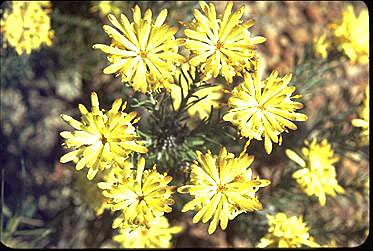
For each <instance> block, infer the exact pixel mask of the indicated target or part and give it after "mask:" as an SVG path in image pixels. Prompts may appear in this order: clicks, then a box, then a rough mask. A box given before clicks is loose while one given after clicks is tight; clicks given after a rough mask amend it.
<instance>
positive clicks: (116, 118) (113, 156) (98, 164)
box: [60, 92, 147, 180]
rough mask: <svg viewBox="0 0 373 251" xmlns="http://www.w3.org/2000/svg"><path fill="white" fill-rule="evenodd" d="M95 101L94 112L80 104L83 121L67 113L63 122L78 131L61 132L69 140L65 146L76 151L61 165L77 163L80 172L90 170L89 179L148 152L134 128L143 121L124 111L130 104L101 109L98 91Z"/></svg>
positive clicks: (134, 113)
mask: <svg viewBox="0 0 373 251" xmlns="http://www.w3.org/2000/svg"><path fill="white" fill-rule="evenodd" d="M91 102H92V111H91V112H88V110H87V109H86V108H85V106H84V105H82V104H79V110H80V112H81V114H82V122H79V121H77V120H75V119H73V118H72V117H70V116H68V115H64V114H63V115H62V119H63V120H65V121H66V122H67V123H68V124H70V125H71V126H72V127H74V128H75V129H76V130H75V131H73V132H69V131H64V132H61V133H60V135H61V136H62V137H63V138H65V143H64V146H66V147H67V148H73V149H74V150H73V151H72V152H69V153H67V154H65V155H63V156H62V157H61V159H60V162H61V163H66V162H69V161H74V162H77V164H76V170H81V169H82V168H84V167H87V168H88V174H87V178H88V179H89V180H91V179H93V178H94V177H95V175H96V173H97V172H98V171H99V170H104V169H106V168H110V167H111V166H112V165H113V164H116V163H121V162H123V159H125V158H128V156H129V154H130V153H131V152H139V153H146V152H147V148H146V147H145V146H142V145H141V144H140V142H138V141H137V139H138V136H137V134H136V129H135V127H134V126H133V124H134V123H136V122H137V121H138V120H139V118H136V116H137V114H136V112H131V113H129V114H127V113H125V112H123V110H124V109H125V108H126V103H124V104H123V105H122V99H117V100H115V102H114V103H113V106H112V108H111V109H110V110H109V111H105V110H100V109H99V103H98V97H97V94H96V93H95V92H92V94H91Z"/></svg>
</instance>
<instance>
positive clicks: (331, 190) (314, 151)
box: [286, 139, 344, 206]
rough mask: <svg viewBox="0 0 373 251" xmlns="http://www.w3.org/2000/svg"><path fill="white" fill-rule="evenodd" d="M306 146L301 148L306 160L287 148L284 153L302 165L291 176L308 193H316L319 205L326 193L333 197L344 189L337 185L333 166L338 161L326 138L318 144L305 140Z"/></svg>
mask: <svg viewBox="0 0 373 251" xmlns="http://www.w3.org/2000/svg"><path fill="white" fill-rule="evenodd" d="M305 145H306V146H307V147H303V148H302V153H303V155H304V157H305V159H306V160H303V159H302V158H301V157H300V156H299V155H298V154H296V153H295V152H294V151H292V150H290V149H287V150H286V155H287V156H288V157H289V158H290V159H291V160H293V161H295V162H296V163H297V164H298V165H300V166H301V167H303V169H300V170H298V171H296V172H294V173H293V178H295V179H296V181H297V182H298V183H299V185H300V186H301V188H302V190H303V191H304V192H305V193H306V194H307V195H308V196H312V195H316V196H317V197H318V198H319V202H320V205H321V206H324V205H325V203H326V194H328V195H331V196H332V197H335V195H336V193H335V192H338V193H343V192H344V189H343V188H342V187H341V186H340V185H338V181H337V179H336V171H335V168H334V166H333V164H334V163H336V162H337V161H338V157H335V156H334V152H333V149H332V148H331V146H330V144H329V143H328V141H327V140H326V139H324V140H322V141H321V143H320V144H318V143H317V142H316V139H313V140H312V142H311V143H309V142H308V141H305Z"/></svg>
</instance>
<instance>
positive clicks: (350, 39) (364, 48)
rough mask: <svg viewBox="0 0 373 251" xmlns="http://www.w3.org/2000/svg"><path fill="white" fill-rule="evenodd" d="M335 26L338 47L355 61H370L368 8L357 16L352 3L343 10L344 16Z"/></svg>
mask: <svg viewBox="0 0 373 251" xmlns="http://www.w3.org/2000/svg"><path fill="white" fill-rule="evenodd" d="M333 26H334V27H335V30H334V36H335V39H336V43H337V46H338V48H339V49H340V50H341V51H343V52H344V53H345V54H346V55H347V56H348V57H349V58H350V60H351V61H352V62H353V63H355V62H358V63H361V64H367V63H369V15H368V9H366V10H363V11H362V12H360V14H359V16H355V13H354V8H353V7H352V5H351V4H349V5H347V8H346V9H345V10H344V11H343V18H342V21H341V22H340V23H336V24H334V25H333Z"/></svg>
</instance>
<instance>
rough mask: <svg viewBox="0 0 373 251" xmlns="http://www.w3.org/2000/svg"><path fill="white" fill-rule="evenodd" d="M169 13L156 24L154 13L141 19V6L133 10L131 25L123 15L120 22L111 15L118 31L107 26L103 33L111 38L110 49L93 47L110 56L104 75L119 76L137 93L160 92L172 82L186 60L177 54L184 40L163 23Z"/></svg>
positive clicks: (104, 46) (147, 12)
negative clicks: (179, 66) (178, 67)
mask: <svg viewBox="0 0 373 251" xmlns="http://www.w3.org/2000/svg"><path fill="white" fill-rule="evenodd" d="M166 17H167V10H166V9H164V10H162V11H161V13H160V14H159V16H158V17H157V19H156V20H155V21H154V22H153V20H152V11H151V10H150V9H148V10H146V12H145V14H144V17H143V18H141V10H140V7H139V6H137V5H136V6H135V8H134V9H133V20H134V22H132V23H130V22H129V21H128V19H127V17H126V16H125V15H123V14H121V16H120V18H121V19H120V21H121V22H119V21H118V20H117V19H116V17H115V16H114V15H108V18H109V20H110V22H111V23H112V24H113V25H114V27H115V28H113V27H111V26H109V25H104V26H103V28H104V31H105V32H106V33H107V34H108V35H109V36H110V37H111V38H112V44H111V45H110V46H108V45H104V44H95V45H93V48H95V49H100V50H102V51H103V52H105V53H107V54H109V55H108V60H109V61H110V65H109V66H108V67H106V68H105V69H104V73H105V74H111V73H118V75H119V74H120V75H122V81H125V82H129V83H130V84H131V85H132V86H133V88H134V89H135V90H140V91H141V92H143V93H145V92H146V91H153V90H157V89H159V88H161V87H162V83H164V82H167V81H171V80H172V74H173V72H174V71H175V68H176V66H175V64H176V63H181V62H183V61H184V57H183V56H181V55H179V54H178V52H177V51H178V46H180V45H182V44H183V43H184V40H183V39H175V37H174V35H175V33H176V32H177V28H176V27H170V26H169V25H167V24H164V21H165V19H166Z"/></svg>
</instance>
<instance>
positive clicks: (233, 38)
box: [184, 1, 265, 83]
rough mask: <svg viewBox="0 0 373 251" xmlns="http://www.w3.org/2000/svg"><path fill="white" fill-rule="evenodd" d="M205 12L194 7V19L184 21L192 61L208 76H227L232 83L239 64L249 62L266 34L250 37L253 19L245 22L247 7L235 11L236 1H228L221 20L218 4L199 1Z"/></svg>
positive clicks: (192, 63)
mask: <svg viewBox="0 0 373 251" xmlns="http://www.w3.org/2000/svg"><path fill="white" fill-rule="evenodd" d="M199 4H200V7H201V10H202V12H203V14H202V13H201V12H200V11H199V10H197V9H195V10H194V17H195V19H194V20H193V21H192V22H191V23H189V24H184V25H185V26H186V28H187V29H185V30H184V34H185V36H187V38H188V39H187V40H186V43H185V47H186V48H187V49H189V50H191V52H192V58H191V59H190V61H189V63H190V64H191V65H194V66H201V70H202V72H203V73H204V75H205V78H207V79H209V78H211V77H217V76H218V75H219V74H221V75H222V76H224V77H225V79H226V80H227V82H228V83H232V80H233V77H234V76H235V75H236V74H237V70H236V66H240V65H246V64H247V62H248V61H249V60H250V59H252V58H253V54H254V49H255V44H259V43H262V42H264V41H265V38H264V37H259V36H258V37H250V32H249V31H248V30H247V29H248V28H250V27H251V26H252V25H253V24H254V20H249V21H247V22H245V23H242V20H241V17H242V15H243V13H244V6H241V7H240V8H239V9H238V10H237V11H236V12H233V13H232V7H233V3H232V2H229V3H227V5H226V7H225V10H224V15H223V17H222V19H218V18H217V16H216V11H215V6H214V4H212V3H210V4H209V5H208V4H206V3H205V2H203V1H200V2H199Z"/></svg>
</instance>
